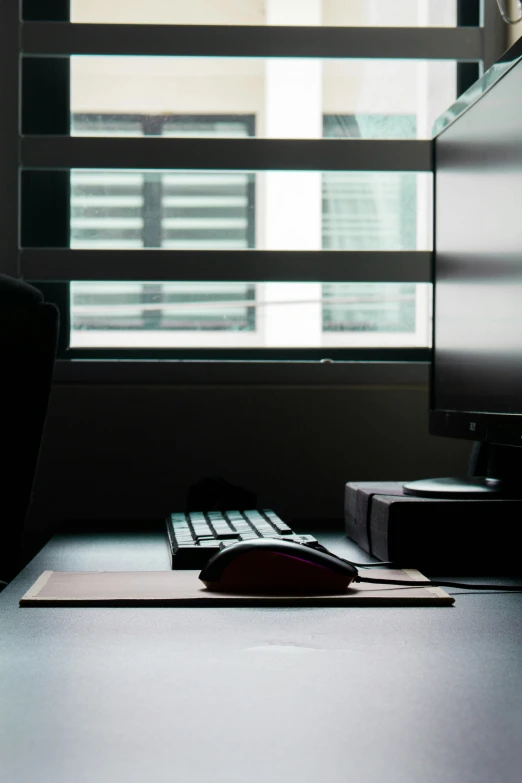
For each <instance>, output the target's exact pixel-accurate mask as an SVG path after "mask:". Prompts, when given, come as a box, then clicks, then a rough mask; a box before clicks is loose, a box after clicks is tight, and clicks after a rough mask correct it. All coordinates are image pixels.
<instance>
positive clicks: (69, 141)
mask: <svg viewBox="0 0 522 783" xmlns="http://www.w3.org/2000/svg"><path fill="white" fill-rule="evenodd" d="M21 146H22V166H24V167H25V168H45V169H72V168H97V169H128V168H132V169H177V170H180V169H182V170H202V169H203V170H209V169H215V170H226V171H230V170H234V171H238V170H240V171H259V170H260V171H348V170H351V171H431V170H432V147H431V141H428V140H417V139H391V140H374V139H251V138H246V139H172V138H150V137H147V138H137V139H135V138H89V137H76V136H73V137H70V136H25V137H23V139H22V145H21Z"/></svg>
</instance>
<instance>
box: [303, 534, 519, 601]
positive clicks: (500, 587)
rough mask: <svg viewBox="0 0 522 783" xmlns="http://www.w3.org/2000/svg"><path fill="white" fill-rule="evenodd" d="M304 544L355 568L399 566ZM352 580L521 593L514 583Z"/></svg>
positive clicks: (379, 583) (359, 577) (356, 579)
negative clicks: (356, 560)
mask: <svg viewBox="0 0 522 783" xmlns="http://www.w3.org/2000/svg"><path fill="white" fill-rule="evenodd" d="M305 546H308V547H310V548H311V549H319V550H321V552H326V554H328V555H331V556H332V557H335V558H337V560H342V561H343V562H344V563H348V564H349V565H352V566H355V567H356V568H375V567H377V568H379V567H380V566H395V567H396V568H399V566H398V564H397V563H392V562H386V563H353V562H352V561H351V560H347V559H346V558H345V557H340V556H339V555H336V554H334V553H333V552H330V550H329V549H327V548H326V547H325V546H323V545H322V544H319V543H318V542H314V543H311V544H305ZM353 581H354V582H371V583H372V584H377V585H399V586H401V587H459V588H461V589H463V590H502V591H503V592H506V591H508V592H512V593H522V585H520V586H515V585H472V584H469V583H466V582H446V581H443V582H441V581H439V580H436V581H432V580H431V579H430V580H429V581H422V582H418V581H417V582H415V581H413V580H411V581H409V580H406V579H374V578H372V577H367V576H356V577H355V579H354V580H353Z"/></svg>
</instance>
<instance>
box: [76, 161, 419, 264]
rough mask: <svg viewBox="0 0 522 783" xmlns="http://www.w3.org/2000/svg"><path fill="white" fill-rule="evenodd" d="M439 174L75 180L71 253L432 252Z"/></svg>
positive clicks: (211, 174)
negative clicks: (435, 177)
mask: <svg viewBox="0 0 522 783" xmlns="http://www.w3.org/2000/svg"><path fill="white" fill-rule="evenodd" d="M431 203H432V193H431V174H427V173H425V174H415V173H410V172H374V171H371V172H369V171H362V172H327V173H324V174H321V173H319V172H235V171H232V172H230V171H137V170H136V171H110V170H100V171H93V170H84V169H77V170H73V171H72V172H71V247H73V248H105V249H107V248H114V249H117V248H119V249H123V248H129V249H138V248H141V247H158V248H159V247H163V248H168V249H179V250H181V249H185V250H187V249H199V250H201V249H209V250H218V249H228V250H232V249H246V248H257V249H260V250H321V249H327V250H416V249H417V250H429V249H430V248H431V241H432V240H431Z"/></svg>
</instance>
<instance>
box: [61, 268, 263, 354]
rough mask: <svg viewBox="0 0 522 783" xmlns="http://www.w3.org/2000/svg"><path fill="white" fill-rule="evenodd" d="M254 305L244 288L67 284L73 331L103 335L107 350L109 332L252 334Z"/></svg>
mask: <svg viewBox="0 0 522 783" xmlns="http://www.w3.org/2000/svg"><path fill="white" fill-rule="evenodd" d="M254 299H255V286H254V285H253V284H247V283H226V284H223V283H186V282H178V283H170V282H169V283H167V282H166V283H147V282H141V283H140V282H121V283H118V282H116V283H112V282H111V283H97V282H88V283H84V282H81V283H80V282H78V283H72V284H71V315H72V331H73V334H74V333H75V332H77V331H83V330H92V329H94V330H97V331H103V332H107V333H108V334H107V335H106V338H105V339H106V340H108V341H109V342H108V344H114V343H111V339H112V338H111V337H110V332H111V331H113V330H125V331H127V332H129V331H135V330H146V331H148V332H150V331H168V330H173V331H190V330H192V331H194V330H202V331H205V330H211V331H219V332H221V331H253V330H255V308H254V307H253V306H252V303H253V302H254ZM116 340H118V338H116ZM134 340H135V342H133V343H132V344H138V345H139V344H140V338H139V337H137V338H134ZM81 344H82V345H85V344H89V343H88V338H87V342H86V341H85V339H82V340H81ZM94 344H99V343H96V342H95V343H94ZM146 344H150V343H148V342H146ZM152 344H154V343H152Z"/></svg>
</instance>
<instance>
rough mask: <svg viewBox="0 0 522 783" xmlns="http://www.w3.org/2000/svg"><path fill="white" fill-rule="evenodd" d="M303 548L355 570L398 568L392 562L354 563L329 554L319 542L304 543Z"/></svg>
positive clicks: (396, 564) (398, 566)
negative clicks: (315, 551)
mask: <svg viewBox="0 0 522 783" xmlns="http://www.w3.org/2000/svg"><path fill="white" fill-rule="evenodd" d="M304 546H307V547H308V548H309V549H318V550H319V551H320V552H326V554H327V555H331V556H332V557H336V558H337V560H342V561H343V562H344V563H349V564H350V565H353V566H355V567H356V568H383V567H384V566H386V567H394V568H400V565H399V564H398V563H393V562H391V561H390V562H381V561H379V562H377V563H354V562H353V560H347V559H346V558H345V557H340V555H335V554H334V553H333V552H330V550H329V549H327V548H326V547H325V546H323V544H320V543H319V541H306V542H305V543H304Z"/></svg>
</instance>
